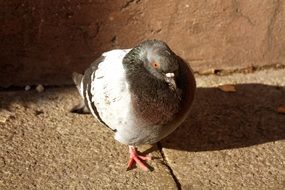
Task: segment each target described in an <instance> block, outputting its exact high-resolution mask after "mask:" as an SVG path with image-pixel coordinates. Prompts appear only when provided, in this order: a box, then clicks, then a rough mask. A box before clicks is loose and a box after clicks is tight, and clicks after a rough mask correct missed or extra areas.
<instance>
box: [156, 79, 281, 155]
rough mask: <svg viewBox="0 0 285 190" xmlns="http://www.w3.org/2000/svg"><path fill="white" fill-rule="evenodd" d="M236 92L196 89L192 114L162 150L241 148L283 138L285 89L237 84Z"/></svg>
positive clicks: (168, 139)
mask: <svg viewBox="0 0 285 190" xmlns="http://www.w3.org/2000/svg"><path fill="white" fill-rule="evenodd" d="M236 89H237V92H235V93H226V92H223V91H221V90H219V89H217V88H198V89H197V94H196V97H195V101H194V103H193V107H192V111H191V114H190V115H189V117H188V119H187V120H186V122H184V123H183V125H182V126H180V127H179V128H178V129H177V130H176V131H175V132H173V133H172V134H171V135H170V136H168V137H167V138H166V139H164V140H162V142H161V143H162V147H164V148H169V149H176V150H182V151H211V150H222V149H232V148H241V147H247V146H252V145H258V144H262V143H266V142H272V141H277V140H283V139H285V115H284V114H280V113H278V112H277V107H278V106H280V105H285V88H284V87H277V86H268V85H262V84H240V85H237V86H236Z"/></svg>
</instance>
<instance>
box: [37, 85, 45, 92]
mask: <svg viewBox="0 0 285 190" xmlns="http://www.w3.org/2000/svg"><path fill="white" fill-rule="evenodd" d="M44 90H45V88H44V87H43V85H41V84H39V85H38V86H37V87H36V91H38V92H43V91H44Z"/></svg>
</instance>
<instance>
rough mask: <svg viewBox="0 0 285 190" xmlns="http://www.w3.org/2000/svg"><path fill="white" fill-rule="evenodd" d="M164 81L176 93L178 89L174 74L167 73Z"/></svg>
mask: <svg viewBox="0 0 285 190" xmlns="http://www.w3.org/2000/svg"><path fill="white" fill-rule="evenodd" d="M164 80H165V81H166V82H167V83H168V85H169V87H170V89H171V90H173V91H175V90H176V89H177V86H176V82H175V75H174V73H166V74H165V78H164Z"/></svg>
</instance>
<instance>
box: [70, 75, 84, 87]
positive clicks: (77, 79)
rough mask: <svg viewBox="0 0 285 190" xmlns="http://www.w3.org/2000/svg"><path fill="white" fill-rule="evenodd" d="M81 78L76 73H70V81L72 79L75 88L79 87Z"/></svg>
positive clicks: (81, 76)
mask: <svg viewBox="0 0 285 190" xmlns="http://www.w3.org/2000/svg"><path fill="white" fill-rule="evenodd" d="M82 78H83V75H82V74H79V73H76V72H73V73H72V79H73V81H74V83H75V85H76V86H80V84H81V81H82Z"/></svg>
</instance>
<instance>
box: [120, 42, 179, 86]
mask: <svg viewBox="0 0 285 190" xmlns="http://www.w3.org/2000/svg"><path fill="white" fill-rule="evenodd" d="M125 59H126V61H125V62H128V63H129V64H128V65H129V66H130V67H136V68H138V67H140V68H141V69H143V70H144V71H147V72H146V73H147V74H148V75H151V76H152V77H154V78H156V79H157V80H161V81H165V82H166V83H168V85H169V87H170V88H171V89H172V90H176V82H175V78H176V76H177V75H178V70H179V63H178V60H177V57H176V55H175V53H174V52H172V51H171V49H170V48H169V47H168V46H167V44H166V43H164V42H162V41H159V40H147V41H144V42H142V43H140V44H139V45H138V46H137V47H135V48H133V49H132V50H131V51H130V52H129V53H128V54H127V55H126V57H125Z"/></svg>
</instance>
